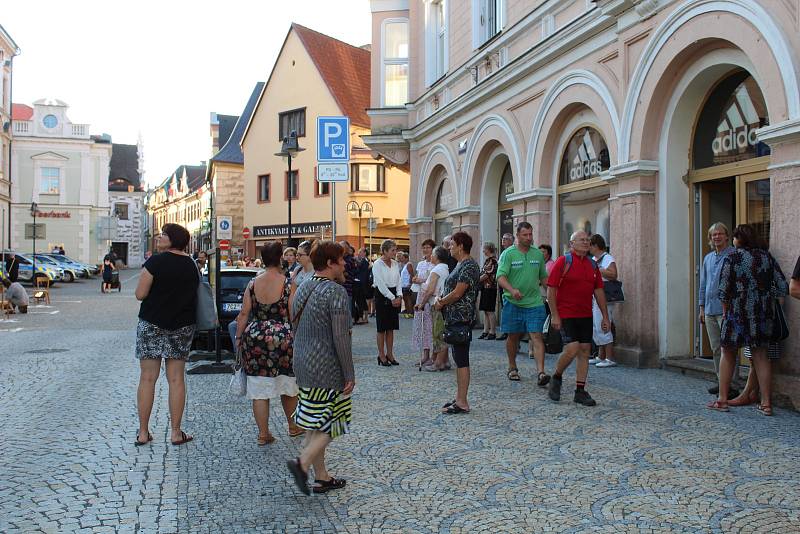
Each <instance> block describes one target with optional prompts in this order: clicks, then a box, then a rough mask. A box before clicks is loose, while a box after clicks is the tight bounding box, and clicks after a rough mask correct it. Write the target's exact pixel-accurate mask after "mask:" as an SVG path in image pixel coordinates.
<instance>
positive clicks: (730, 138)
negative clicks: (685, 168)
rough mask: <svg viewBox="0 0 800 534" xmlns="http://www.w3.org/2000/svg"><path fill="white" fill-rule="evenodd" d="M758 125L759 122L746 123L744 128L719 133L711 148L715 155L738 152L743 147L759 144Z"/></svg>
mask: <svg viewBox="0 0 800 534" xmlns="http://www.w3.org/2000/svg"><path fill="white" fill-rule="evenodd" d="M758 127H759V125H758V123H756V124H746V125H744V127H742V128H738V129H736V130H734V129H731V130H728V131H727V133H725V134H722V135H719V134H717V137H715V138H714V141H712V143H711V150H712V151H713V152H714V155H715V156H718V155H720V154H724V153H726V152H734V151H737V152H738V151H739V150H741V149H747V148H749V147H751V146H756V145H757V144H758V138H757V136H756V129H757V128H758Z"/></svg>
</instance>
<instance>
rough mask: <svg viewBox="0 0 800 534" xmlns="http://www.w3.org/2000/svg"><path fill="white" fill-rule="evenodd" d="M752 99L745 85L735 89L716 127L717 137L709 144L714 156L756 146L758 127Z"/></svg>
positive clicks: (758, 123)
mask: <svg viewBox="0 0 800 534" xmlns="http://www.w3.org/2000/svg"><path fill="white" fill-rule="evenodd" d="M760 124H761V120H760V118H759V117H758V113H757V112H756V108H755V106H754V105H753V99H752V98H750V93H749V92H748V91H747V86H746V85H745V84H742V85H740V86H739V87H738V88H737V89H736V93H735V98H734V100H733V102H731V105H730V106H729V107H728V109H727V110H726V111H725V115H724V116H723V117H722V120H721V121H720V123H719V126H717V136H716V137H715V138H714V141H712V142H711V150H712V152H714V155H715V156H716V155H719V154H724V153H726V152H732V151H738V150H740V149H746V148H748V147H750V146H755V145H757V144H758V139H757V138H756V129H757V128H758V127H759V126H760Z"/></svg>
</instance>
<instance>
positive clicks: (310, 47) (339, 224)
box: [241, 24, 409, 255]
mask: <svg viewBox="0 0 800 534" xmlns="http://www.w3.org/2000/svg"><path fill="white" fill-rule="evenodd" d="M369 100H370V52H369V50H368V49H367V48H359V47H355V46H351V45H349V44H347V43H343V42H342V41H338V40H336V39H333V38H331V37H328V36H327V35H323V34H321V33H318V32H315V31H313V30H310V29H308V28H305V27H303V26H300V25H298V24H292V26H291V28H290V29H289V32H288V34H287V36H286V39H285V41H284V43H283V46H282V48H281V50H280V53H279V54H278V58H277V60H276V61H275V65H274V67H273V69H272V73H271V74H270V76H269V79H268V80H267V83H266V85H265V86H264V88H263V90H262V92H261V94H260V96H259V98H258V102H257V103H256V106H255V110H254V112H253V115H252V117H251V118H250V121H249V123H248V124H247V128H246V129H245V132H244V135H243V138H242V143H241V147H242V152H243V154H244V187H245V194H244V199H245V200H244V224H245V227H246V228H247V229H248V230H249V231H250V239H249V240H248V242H247V251H248V254H250V255H253V254H255V252H256V249H257V247H258V246H260V245H261V244H263V243H264V242H266V241H269V240H275V239H282V240H284V241H285V240H286V239H287V237H288V235H287V234H288V232H287V231H288V225H287V220H288V198H289V193H290V192H291V193H292V203H291V205H292V238H293V239H296V240H301V239H307V238H326V239H329V238H330V237H331V213H332V201H331V192H332V190H333V187H334V185H333V184H321V183H318V182H317V181H316V177H315V174H316V148H317V147H316V139H317V129H316V122H317V121H316V119H317V117H318V116H338V115H344V116H348V117H349V118H350V140H351V153H350V183H339V184H336V186H335V189H336V190H335V219H336V239H347V240H348V241H350V243H351V244H352V245H353V246H354V247H357V246H359V245H364V246H369V245H370V240H371V243H373V244H374V246H373V251H375V252H377V249H378V245H379V244H380V242H381V241H382V240H383V239H388V238H390V239H394V240H395V241H397V242H398V244H399V245H400V246H401V247H402V248H407V247H408V224H407V221H406V218H407V214H408V198H409V176H408V174H407V173H406V172H404V171H402V170H401V169H399V168H396V167H390V166H389V165H387V163H386V162H385V161H384V160H383V159H382V158H380V159H375V158H373V156H372V154H373V152H372V151H371V150H370V149H369V148H367V147H366V146H365V145H364V143H363V141H362V140H361V137H360V136H361V135H366V134H368V133H369V127H370V123H369V117H368V116H367V113H366V109H367V107H369ZM291 131H296V132H297V135H298V138H299V144H300V146H301V147H302V148H304V149H305V151H303V152H300V153H298V154H297V155H296V157H293V158H292V177H291V181H290V179H289V176H288V165H287V162H286V161H285V160H284V158H282V157H280V156H276V155H275V153H276V152H279V151H280V150H281V140H282V139H283V137H285V136H288V135H289V133H290V132H291ZM290 182H291V183H290ZM351 202H355V203H356V204H358V205H359V206H364V203H365V202H368V203H369V204H370V205H371V206H372V208H373V209H372V213H371V214H369V213H366V212H364V211H362V212H361V217H360V218H359V216H358V213H357V212H354V211H351V212H348V210H347V206H348V204H350V203H351ZM370 216H371V218H372V219H374V223H373V225H372V226H370V225H369V224H368V221H369V220H370ZM370 228H373V231H372V232H370ZM359 236H360V238H359Z"/></svg>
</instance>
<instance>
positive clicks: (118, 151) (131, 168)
mask: <svg viewBox="0 0 800 534" xmlns="http://www.w3.org/2000/svg"><path fill="white" fill-rule="evenodd" d="M119 179H123V180H125V181H126V182H128V184H130V185H132V186H133V190H134V191H142V177H141V176H140V175H139V150H138V147H137V146H136V145H123V144H120V143H113V144H112V145H111V163H110V164H109V172H108V190H109V191H127V190H128V188H127V186H123V185H118V184H114V183H113V182H114V181H116V180H119Z"/></svg>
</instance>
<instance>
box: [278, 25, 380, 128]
mask: <svg viewBox="0 0 800 534" xmlns="http://www.w3.org/2000/svg"><path fill="white" fill-rule="evenodd" d="M292 29H293V30H294V31H295V32H297V36H298V37H300V41H301V42H302V43H303V46H305V48H306V50H307V51H308V54H309V55H310V56H311V59H312V60H313V61H314V65H315V66H316V67H317V70H318V71H319V73H320V74H321V75H322V79H323V80H324V81H325V84H326V85H327V86H328V88H329V89H330V91H331V94H332V95H333V98H334V99H335V100H336V103H337V104H338V105H339V109H340V110H341V111H342V113H343V114H344V115H346V116H348V117H350V122H351V123H352V124H355V125H358V126H365V127H367V128H369V127H370V120H369V117H368V116H367V108H368V107H369V105H370V103H369V100H370V52H369V51H368V50H365V49H363V48H359V47H357V46H353V45H350V44H347V43H345V42H343V41H340V40H338V39H334V38H333V37H329V36H327V35H325V34H322V33H319V32H316V31H314V30H311V29H309V28H306V27H305V26H301V25H300V24H297V23H293V24H292Z"/></svg>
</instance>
